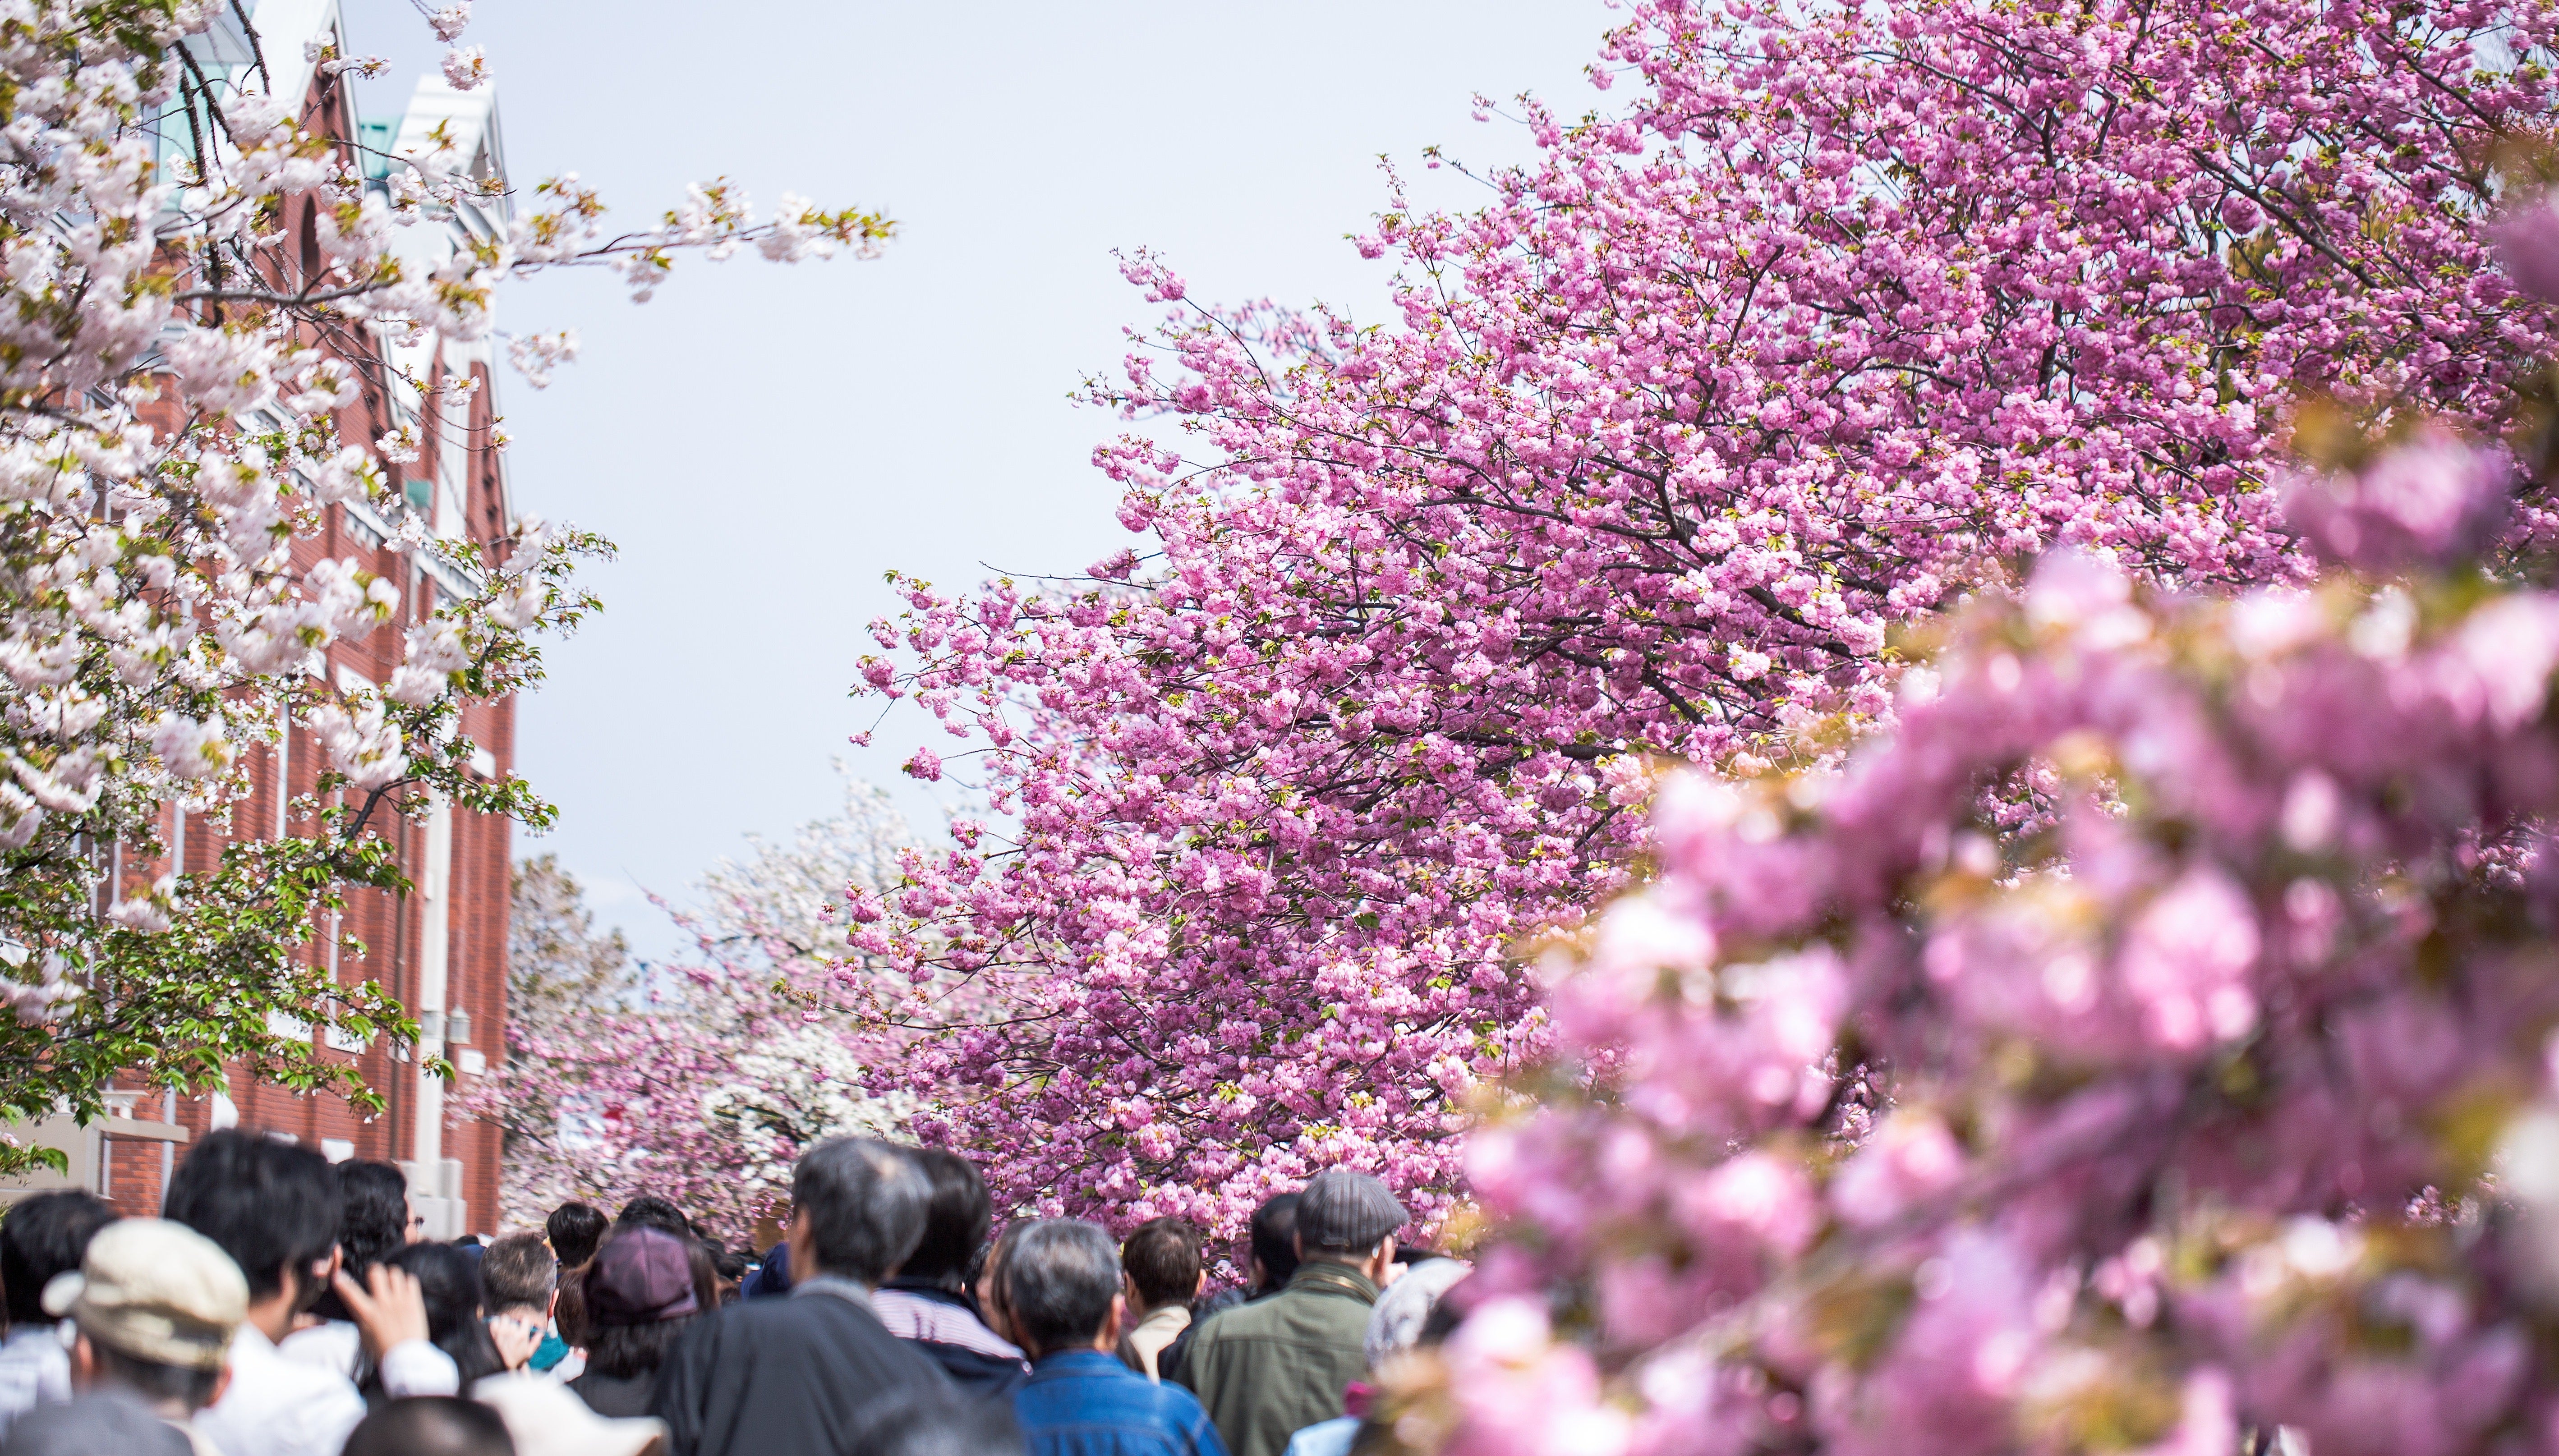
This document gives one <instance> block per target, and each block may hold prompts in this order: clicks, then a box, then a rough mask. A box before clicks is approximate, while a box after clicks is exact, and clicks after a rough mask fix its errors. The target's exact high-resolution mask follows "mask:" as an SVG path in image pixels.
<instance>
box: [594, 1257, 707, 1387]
mask: <svg viewBox="0 0 2559 1456" xmlns="http://www.w3.org/2000/svg"><path fill="white" fill-rule="evenodd" d="M718 1277H719V1276H718V1274H717V1273H716V1272H715V1271H714V1270H713V1269H712V1268H711V1261H710V1254H709V1251H708V1250H706V1249H704V1248H703V1247H702V1245H701V1240H699V1239H697V1238H690V1237H688V1236H685V1235H678V1234H670V1233H668V1232H667V1231H666V1230H664V1229H660V1228H657V1227H655V1226H654V1225H649V1224H623V1225H618V1226H616V1227H615V1228H614V1230H613V1232H612V1234H611V1235H609V1236H607V1237H606V1238H605V1240H604V1246H603V1247H602V1248H599V1249H597V1250H596V1252H595V1259H594V1261H593V1262H592V1263H589V1264H588V1265H587V1266H586V1272H585V1273H584V1274H583V1275H582V1276H581V1278H580V1280H579V1282H580V1284H581V1285H582V1286H583V1289H582V1292H583V1294H584V1295H585V1301H584V1305H583V1311H584V1312H583V1315H582V1319H583V1321H584V1324H585V1335H586V1368H587V1369H588V1370H591V1371H594V1372H595V1373H597V1374H598V1375H602V1376H607V1377H611V1378H613V1379H616V1380H625V1379H629V1378H630V1377H633V1376H639V1375H646V1374H648V1373H649V1372H651V1371H654V1370H656V1369H657V1368H658V1367H659V1366H660V1365H661V1364H663V1363H664V1362H665V1361H666V1358H667V1352H669V1351H670V1350H672V1349H674V1348H675V1344H676V1339H677V1336H679V1335H681V1334H682V1333H683V1332H684V1329H685V1327H687V1326H689V1325H690V1324H692V1322H693V1321H694V1320H696V1319H698V1318H700V1317H701V1315H702V1313H703V1311H705V1310H709V1309H714V1308H717V1307H718V1301H719V1293H718Z"/></svg>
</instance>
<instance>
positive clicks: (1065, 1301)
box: [997, 1219, 1125, 1359]
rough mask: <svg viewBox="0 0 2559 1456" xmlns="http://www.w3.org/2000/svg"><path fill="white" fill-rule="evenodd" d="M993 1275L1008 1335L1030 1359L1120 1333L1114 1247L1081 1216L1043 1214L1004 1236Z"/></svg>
mask: <svg viewBox="0 0 2559 1456" xmlns="http://www.w3.org/2000/svg"><path fill="white" fill-rule="evenodd" d="M997 1281H998V1282H999V1283H1000V1284H1001V1285H1002V1287H1003V1291H1004V1309H1005V1312H1006V1313H1007V1314H1008V1315H1010V1316H1011V1319H1012V1327H1013V1340H1014V1342H1015V1343H1016V1344H1018V1345H1020V1346H1021V1347H1022V1349H1023V1351H1024V1352H1025V1353H1027V1354H1029V1355H1030V1356H1031V1357H1032V1358H1033V1359H1037V1358H1039V1357H1041V1356H1045V1355H1055V1354H1058V1353H1059V1352H1061V1351H1068V1350H1095V1349H1102V1350H1107V1349H1109V1348H1110V1347H1111V1344H1112V1342H1114V1341H1116V1340H1118V1339H1119V1338H1120V1325H1121V1323H1122V1319H1123V1316H1124V1314H1125V1306H1124V1304H1123V1301H1122V1297H1121V1292H1120V1245H1119V1243H1118V1242H1117V1241H1116V1240H1114V1239H1113V1238H1112V1237H1111V1231H1110V1230H1108V1229H1105V1228H1103V1227H1102V1226H1101V1225H1099V1224H1088V1223H1086V1222H1084V1221H1083V1220H1082V1219H1043V1220H1041V1221H1039V1222H1038V1223H1035V1224H1031V1225H1029V1226H1028V1227H1026V1228H1024V1229H1023V1230H1022V1231H1021V1233H1020V1234H1019V1235H1018V1236H1016V1237H1014V1238H1011V1239H1009V1240H1007V1242H1006V1245H1005V1248H1004V1262H1003V1268H1002V1271H1001V1272H1000V1273H999V1274H998V1275H997Z"/></svg>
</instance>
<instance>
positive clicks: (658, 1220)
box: [613, 1193, 693, 1238]
mask: <svg viewBox="0 0 2559 1456" xmlns="http://www.w3.org/2000/svg"><path fill="white" fill-rule="evenodd" d="M613 1222H614V1223H615V1224H616V1225H626V1224H638V1225H640V1226H641V1227H643V1228H647V1229H664V1230H666V1231H667V1232H668V1233H670V1234H673V1235H675V1236H676V1237H677V1238H692V1237H693V1221H692V1220H690V1219H687V1218H685V1217H684V1211H683V1210H682V1209H679V1208H677V1207H676V1206H675V1204H673V1203H672V1202H670V1201H668V1200H666V1199H663V1198H660V1197H659V1196H658V1195H656V1194H654V1193H644V1194H642V1195H640V1196H639V1197H638V1198H635V1199H633V1200H631V1202H629V1203H627V1204H624V1205H623V1206H622V1217H620V1218H618V1219H615V1220H614V1221H613Z"/></svg>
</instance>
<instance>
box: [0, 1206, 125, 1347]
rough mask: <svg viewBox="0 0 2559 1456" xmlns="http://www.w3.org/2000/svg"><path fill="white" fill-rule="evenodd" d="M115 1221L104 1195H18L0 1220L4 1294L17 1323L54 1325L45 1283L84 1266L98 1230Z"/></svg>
mask: <svg viewBox="0 0 2559 1456" xmlns="http://www.w3.org/2000/svg"><path fill="white" fill-rule="evenodd" d="M114 1222H115V1210H113V1209H111V1208H109V1207H107V1206H106V1203H105V1201H104V1200H102V1199H99V1198H97V1197H95V1196H94V1195H91V1194H86V1193H79V1192H76V1191H66V1192H62V1193H40V1194H37V1195H35V1196H34V1197H33V1198H23V1199H20V1200H19V1201H18V1202H17V1203H16V1204H14V1205H12V1206H11V1207H10V1209H9V1213H8V1217H7V1218H5V1219H0V1295H5V1296H6V1298H7V1301H8V1308H9V1320H8V1322H9V1323H10V1324H13V1325H50V1324H52V1323H53V1322H54V1317H53V1316H52V1315H49V1314H47V1313H45V1286H46V1285H47V1284H49V1283H52V1282H53V1278H54V1276H55V1275H56V1274H60V1273H63V1272H65V1271H67V1270H71V1269H76V1268H78V1267H79V1266H80V1255H81V1254H84V1253H86V1252H87V1251H88V1241H89V1239H90V1238H93V1237H95V1235H96V1234H97V1231H98V1230H100V1229H103V1228H105V1227H106V1226H107V1225H109V1224H112V1223H114Z"/></svg>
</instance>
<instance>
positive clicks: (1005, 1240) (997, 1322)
mask: <svg viewBox="0 0 2559 1456" xmlns="http://www.w3.org/2000/svg"><path fill="white" fill-rule="evenodd" d="M1029 1227H1030V1225H1029V1224H1028V1223H1019V1222H1017V1223H1012V1224H1007V1225H1005V1226H1004V1232H1003V1233H1002V1234H1000V1235H998V1236H997V1237H996V1238H995V1241H994V1242H992V1243H989V1244H987V1245H986V1248H985V1251H984V1252H983V1253H981V1254H979V1255H978V1260H977V1272H976V1273H974V1274H972V1275H971V1276H970V1283H969V1292H970V1293H972V1294H975V1295H977V1296H978V1317H979V1318H980V1319H983V1320H984V1321H985V1322H986V1328H987V1329H990V1330H992V1331H994V1332H995V1333H996V1334H998V1335H1001V1336H1003V1337H1004V1338H1005V1339H1007V1340H1013V1341H1014V1342H1015V1343H1016V1344H1018V1343H1020V1342H1019V1340H1018V1339H1017V1338H1016V1337H1015V1335H1014V1334H1013V1316H1012V1312H1011V1311H1010V1310H1008V1309H1006V1308H1005V1307H1004V1254H1005V1252H1006V1250H1008V1249H1010V1248H1011V1247H1012V1246H1013V1240H1014V1239H1015V1238H1019V1237H1020V1236H1021V1232H1022V1231H1023V1230H1025V1229H1027V1228H1029Z"/></svg>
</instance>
